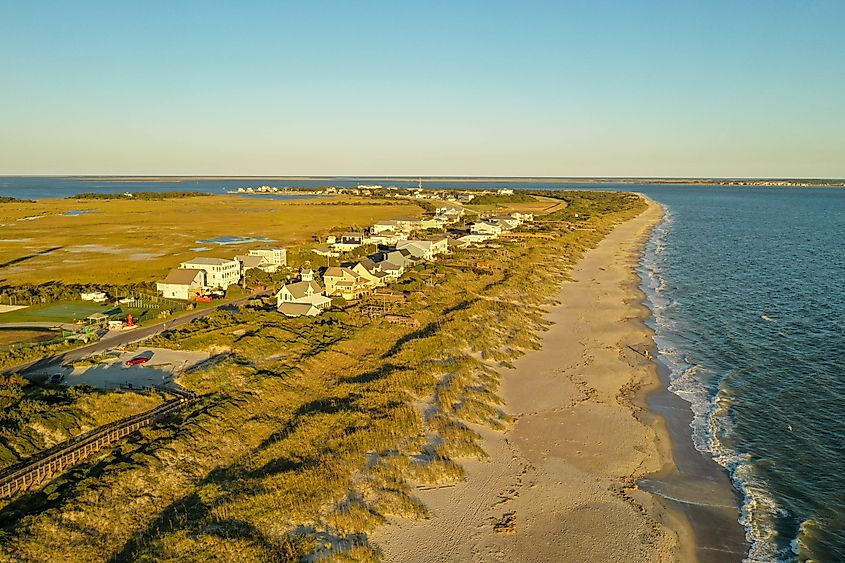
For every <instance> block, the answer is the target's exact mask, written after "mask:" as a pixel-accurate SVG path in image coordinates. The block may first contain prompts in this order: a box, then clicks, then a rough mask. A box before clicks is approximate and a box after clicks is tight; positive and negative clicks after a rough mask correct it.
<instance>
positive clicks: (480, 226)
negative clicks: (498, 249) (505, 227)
mask: <svg viewBox="0 0 845 563" xmlns="http://www.w3.org/2000/svg"><path fill="white" fill-rule="evenodd" d="M469 232H470V233H472V234H474V235H487V236H490V237H496V236H498V235H500V234H502V226H501V225H496V224H494V223H491V222H488V221H480V222H477V223H473V224H472V225H470V226H469Z"/></svg>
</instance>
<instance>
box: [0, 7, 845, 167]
mask: <svg viewBox="0 0 845 563" xmlns="http://www.w3.org/2000/svg"><path fill="white" fill-rule="evenodd" d="M843 27H845V1H842V0H734V1H722V0H707V1H700V0H664V1H632V0H616V1H611V0H584V1H574V0H573V1H566V0H559V1H555V2H540V1H531V0H524V1H519V2H517V1H507V2H500V1H496V0H486V1H477V2H470V1H461V0H452V1H433V0H428V1H427V0H416V1H413V2H405V1H401V0H393V1H384V2H381V1H365V0H361V1H356V2H351V1H340V0H337V1H322V0H309V1H305V2H304V1H301V0H300V1H297V2H286V1H281V0H279V1H267V2H260V1H247V0H245V1H242V2H231V1H227V2H215V1H203V2H199V1H196V2H191V1H188V0H181V1H178V0H167V1H156V0H145V1H144V2H115V1H113V0H109V1H86V0H79V1H77V2H67V1H64V0H62V1H52V2H47V1H39V0H27V1H25V2H20V1H17V0H0V175H25V174H40V175H58V174H67V175H73V174H127V175H129V174H139V175H159V174H160V175H361V176H364V175H407V176H416V175H423V176H436V175H451V176H557V177H582V176H584V177H586V176H600V177H608V176H613V177H795V178H800V177H813V178H845V32H843Z"/></svg>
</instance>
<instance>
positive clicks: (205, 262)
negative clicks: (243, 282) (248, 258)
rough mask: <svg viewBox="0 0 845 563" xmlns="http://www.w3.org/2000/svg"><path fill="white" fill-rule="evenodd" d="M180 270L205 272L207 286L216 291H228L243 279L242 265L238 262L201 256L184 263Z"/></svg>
mask: <svg viewBox="0 0 845 563" xmlns="http://www.w3.org/2000/svg"><path fill="white" fill-rule="evenodd" d="M179 268H181V269H185V270H202V271H204V272H205V285H206V286H207V287H210V288H215V289H228V288H229V286H230V285H235V284H237V283H238V282H239V281H240V279H241V264H240V262H238V261H237V260H227V259H225V258H207V257H205V256H199V257H196V258H193V259H191V260H187V261H185V262H182V263H181V264H179Z"/></svg>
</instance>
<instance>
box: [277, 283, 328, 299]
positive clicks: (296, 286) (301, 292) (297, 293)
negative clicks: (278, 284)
mask: <svg viewBox="0 0 845 563" xmlns="http://www.w3.org/2000/svg"><path fill="white" fill-rule="evenodd" d="M309 287H310V288H311V290H312V291H313V292H314V293H322V292H323V288H322V287H320V284H318V283H317V282H315V281H313V280H312V281H301V282H296V283H289V284H287V285H286V286H285V288H287V290H288V291H290V294H291V295H293V298H294V299H302V298H303V297H305V296H306V295H307V291H308V288H309ZM280 291H281V290H280Z"/></svg>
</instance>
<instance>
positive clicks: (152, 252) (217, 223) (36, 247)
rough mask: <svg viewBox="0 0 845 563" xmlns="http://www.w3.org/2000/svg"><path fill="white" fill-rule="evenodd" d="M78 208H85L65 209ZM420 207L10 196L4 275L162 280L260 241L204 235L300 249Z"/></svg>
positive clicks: (0, 275)
mask: <svg viewBox="0 0 845 563" xmlns="http://www.w3.org/2000/svg"><path fill="white" fill-rule="evenodd" d="M72 210H80V211H85V212H86V213H83V214H80V215H74V216H67V215H64V214H65V213H67V212H68V211H72ZM421 213H422V210H421V209H420V207H418V206H417V205H414V204H413V203H402V202H386V201H381V200H378V201H373V200H367V199H361V198H331V199H307V200H270V199H261V198H250V197H236V196H213V197H197V198H186V199H174V200H164V201H124V200H65V199H56V200H40V201H37V202H35V203H3V204H0V243H2V244H0V281H3V282H4V283H7V284H21V283H26V282H31V283H43V282H47V281H50V280H61V281H63V282H65V283H112V284H125V283H132V282H141V281H156V280H159V279H162V278H164V276H165V275H166V274H167V271H168V270H170V269H171V268H174V267H177V266H178V264H179V262H180V261H182V260H185V259H187V258H190V257H192V256H196V255H202V256H215V257H221V258H232V257H233V256H234V255H236V254H241V253H245V252H246V250H247V249H248V248H251V247H255V246H260V245H261V244H262V243H260V242H251V243H245V244H228V245H218V244H216V243H200V242H198V241H201V240H209V239H215V238H217V237H226V236H238V237H253V238H266V239H269V240H272V241H274V243H277V244H280V245H282V246H285V247H288V248H293V247H301V246H302V245H304V244H311V245H314V244H315V243H314V242H313V240H312V237H313V236H314V235H317V236H320V237H321V238H323V237H325V236H326V235H327V234H329V233H330V232H335V233H337V232H342V231H343V230H348V229H352V228H364V227H366V226H368V225H371V224H372V223H374V222H376V221H381V220H384V219H392V218H397V217H404V216H419V215H420V214H421ZM35 217H37V218H35ZM34 218H35V219H34ZM192 249H207V250H192Z"/></svg>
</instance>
